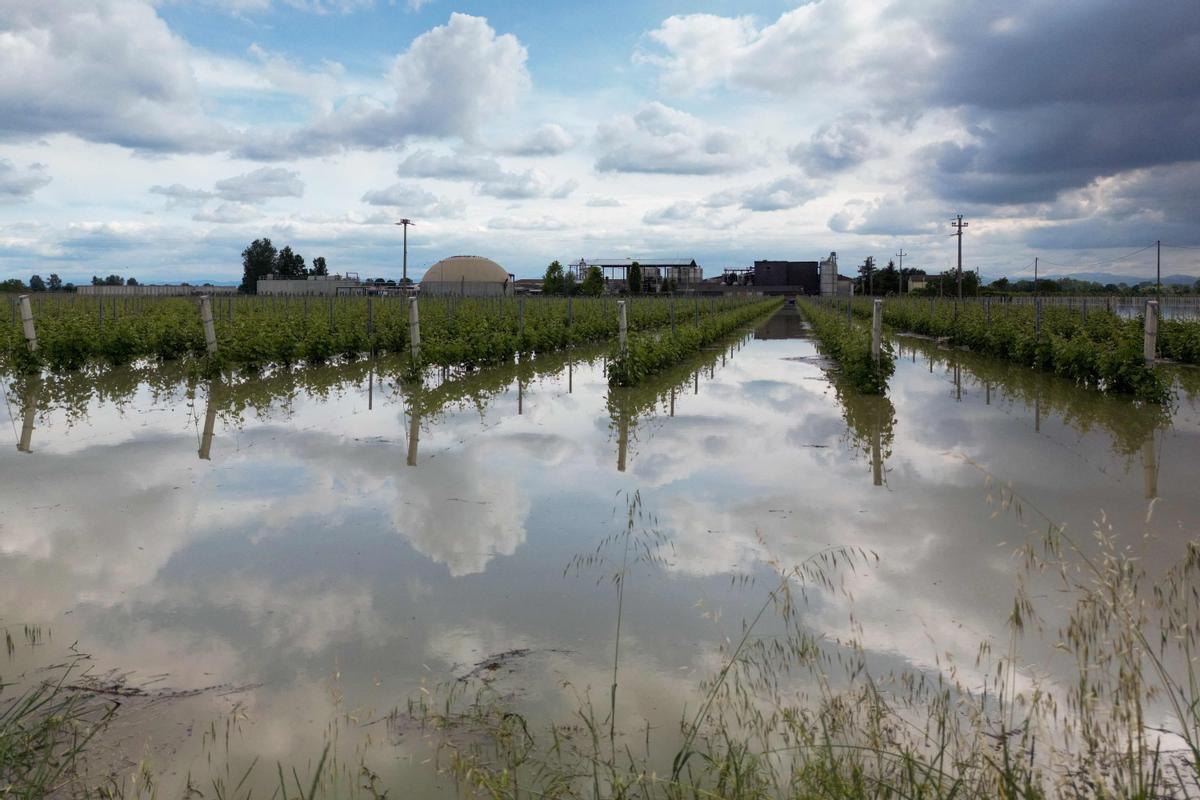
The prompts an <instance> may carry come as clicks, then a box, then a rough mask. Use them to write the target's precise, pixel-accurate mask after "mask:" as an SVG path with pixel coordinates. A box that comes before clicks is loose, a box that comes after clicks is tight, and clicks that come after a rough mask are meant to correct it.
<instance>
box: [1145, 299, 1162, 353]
mask: <svg viewBox="0 0 1200 800" xmlns="http://www.w3.org/2000/svg"><path fill="white" fill-rule="evenodd" d="M1157 343H1158V301H1157V300H1147V301H1146V337H1145V341H1144V342H1143V351H1144V353H1143V355H1144V356H1145V357H1146V366H1151V365H1153V364H1154V356H1155V353H1156V352H1157V349H1158V348H1157Z"/></svg>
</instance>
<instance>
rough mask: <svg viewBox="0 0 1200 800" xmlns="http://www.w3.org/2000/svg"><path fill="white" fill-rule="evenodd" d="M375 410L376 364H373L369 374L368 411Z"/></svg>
mask: <svg viewBox="0 0 1200 800" xmlns="http://www.w3.org/2000/svg"><path fill="white" fill-rule="evenodd" d="M374 410H375V362H373V361H372V362H371V371H370V372H368V373H367V411H374Z"/></svg>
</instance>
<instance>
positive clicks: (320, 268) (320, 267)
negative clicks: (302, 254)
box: [311, 256, 329, 275]
mask: <svg viewBox="0 0 1200 800" xmlns="http://www.w3.org/2000/svg"><path fill="white" fill-rule="evenodd" d="M311 274H313V275H328V274H329V267H327V266H326V265H325V256H317V257H316V258H314V259H313V260H312V270H311Z"/></svg>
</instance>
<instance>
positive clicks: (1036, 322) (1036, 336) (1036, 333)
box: [1033, 297, 1042, 342]
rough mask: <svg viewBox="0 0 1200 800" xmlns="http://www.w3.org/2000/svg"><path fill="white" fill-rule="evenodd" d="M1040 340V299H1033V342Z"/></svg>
mask: <svg viewBox="0 0 1200 800" xmlns="http://www.w3.org/2000/svg"><path fill="white" fill-rule="evenodd" d="M1041 338H1042V298H1040V297H1035V298H1033V341H1035V342H1038V341H1041Z"/></svg>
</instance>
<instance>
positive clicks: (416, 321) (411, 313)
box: [408, 297, 421, 358]
mask: <svg viewBox="0 0 1200 800" xmlns="http://www.w3.org/2000/svg"><path fill="white" fill-rule="evenodd" d="M408 340H409V346H410V348H411V351H412V356H413V358H419V357H420V355H421V320H420V318H419V316H418V312H417V298H415V297H410V298H409V299H408Z"/></svg>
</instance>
